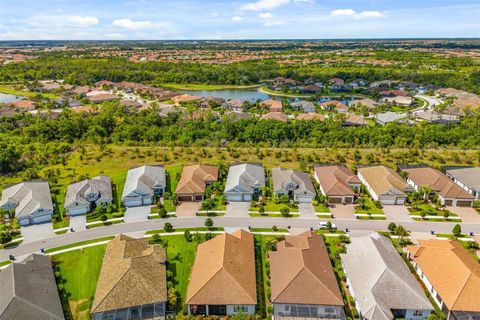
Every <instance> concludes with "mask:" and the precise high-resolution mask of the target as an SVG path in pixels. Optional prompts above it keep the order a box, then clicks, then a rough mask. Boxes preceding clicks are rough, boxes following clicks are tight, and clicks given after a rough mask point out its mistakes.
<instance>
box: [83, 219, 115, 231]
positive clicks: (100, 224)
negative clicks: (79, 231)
mask: <svg viewBox="0 0 480 320" xmlns="http://www.w3.org/2000/svg"><path fill="white" fill-rule="evenodd" d="M122 222H123V221H122V220H117V221H105V222H99V223H95V224H91V225H88V226H87V229H93V228H98V227H108V226H111V225H113V224H119V223H122Z"/></svg>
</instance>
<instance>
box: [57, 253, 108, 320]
mask: <svg viewBox="0 0 480 320" xmlns="http://www.w3.org/2000/svg"><path fill="white" fill-rule="evenodd" d="M105 248H106V245H99V246H95V247H89V248H85V249H80V250H75V251H70V252H65V253H61V254H58V255H55V256H52V262H53V264H54V265H55V266H56V267H58V268H59V270H60V274H61V278H62V280H63V282H64V283H63V286H64V288H65V291H66V292H67V295H68V297H69V298H68V299H69V303H68V304H69V307H70V312H71V315H72V317H73V319H75V320H83V319H90V308H91V306H92V303H93V298H94V296H95V289H96V287H97V281H98V277H99V275H100V269H101V267H102V262H103V255H104V253H105Z"/></svg>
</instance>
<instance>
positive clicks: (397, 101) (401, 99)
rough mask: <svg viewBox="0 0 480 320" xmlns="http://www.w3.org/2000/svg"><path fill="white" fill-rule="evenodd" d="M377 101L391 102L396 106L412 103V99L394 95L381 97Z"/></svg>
mask: <svg viewBox="0 0 480 320" xmlns="http://www.w3.org/2000/svg"><path fill="white" fill-rule="evenodd" d="M378 102H379V103H385V104H392V105H398V106H410V105H412V103H413V99H412V98H410V97H405V96H396V97H383V98H380V100H378Z"/></svg>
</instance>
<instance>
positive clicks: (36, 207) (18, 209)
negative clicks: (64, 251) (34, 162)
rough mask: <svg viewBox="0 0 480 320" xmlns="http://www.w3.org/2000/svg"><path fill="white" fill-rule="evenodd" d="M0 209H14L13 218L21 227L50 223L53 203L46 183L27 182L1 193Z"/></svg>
mask: <svg viewBox="0 0 480 320" xmlns="http://www.w3.org/2000/svg"><path fill="white" fill-rule="evenodd" d="M0 208H2V209H5V210H11V209H15V217H16V218H17V219H18V222H19V223H20V225H22V226H28V225H31V224H39V223H44V222H50V221H52V215H53V203H52V196H51V194H50V186H49V185H48V182H46V181H27V182H22V183H19V184H16V185H13V186H11V187H9V188H6V189H4V190H3V191H2V200H1V201H0Z"/></svg>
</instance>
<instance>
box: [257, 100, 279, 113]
mask: <svg viewBox="0 0 480 320" xmlns="http://www.w3.org/2000/svg"><path fill="white" fill-rule="evenodd" d="M260 107H261V108H266V109H268V110H269V111H270V112H282V109H283V106H282V101H280V100H273V99H268V100H265V101H262V102H260Z"/></svg>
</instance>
